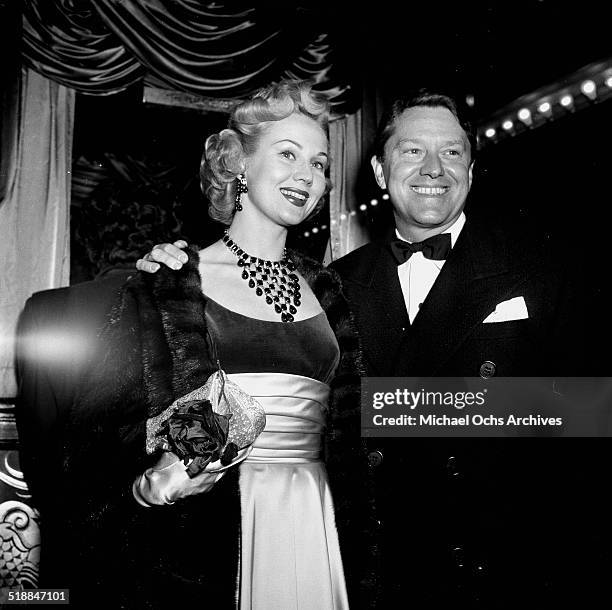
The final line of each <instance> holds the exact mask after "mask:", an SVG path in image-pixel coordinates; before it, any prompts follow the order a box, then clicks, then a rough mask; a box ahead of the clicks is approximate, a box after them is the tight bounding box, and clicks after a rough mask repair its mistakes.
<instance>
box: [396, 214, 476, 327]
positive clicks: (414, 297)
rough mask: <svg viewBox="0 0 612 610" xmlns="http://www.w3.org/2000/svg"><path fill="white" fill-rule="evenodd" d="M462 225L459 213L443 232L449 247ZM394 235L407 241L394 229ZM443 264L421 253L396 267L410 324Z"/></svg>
mask: <svg viewBox="0 0 612 610" xmlns="http://www.w3.org/2000/svg"><path fill="white" fill-rule="evenodd" d="M464 224H465V214H464V213H463V212H461V215H460V216H459V218H457V220H455V222H454V223H453V224H452V225H451V226H450V227H449V228H448V229H447V230H446V231H444V233H450V236H451V247H453V248H454V247H455V242H456V241H457V238H458V237H459V233H461V229H463V225H464ZM395 234H396V235H397V237H398V239H403V240H404V241H409V240H407V239H405V238H404V237H402V236H401V235H400V233H399V231H398V230H397V229H395ZM445 262H446V261H435V260H431V259H429V258H425V257H424V256H423V253H422V252H415V253H414V254H413V255H412V256H411V257H410V258H409V259H408V260H407V261H406V262H405V263H402V264H401V265H398V267H397V276H398V277H399V282H400V286H401V287H402V294H403V295H404V303H405V304H406V309H407V310H408V317H409V318H410V324H412V323H413V322H414V319H415V317H416V315H417V313H419V307H420V306H421V304H422V303H423V302H424V301H425V299H426V298H427V295H428V294H429V291H430V290H431V287H432V286H433V285H434V282H435V281H436V278H437V277H438V275H439V274H440V270H441V269H442V267H443V266H444V263H445Z"/></svg>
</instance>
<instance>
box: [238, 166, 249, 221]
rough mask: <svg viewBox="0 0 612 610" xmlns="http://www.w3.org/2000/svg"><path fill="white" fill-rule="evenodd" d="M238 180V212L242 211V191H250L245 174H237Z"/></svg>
mask: <svg viewBox="0 0 612 610" xmlns="http://www.w3.org/2000/svg"><path fill="white" fill-rule="evenodd" d="M236 180H238V185H237V186H236V199H235V203H236V205H235V209H236V212H242V203H240V200H241V199H242V193H248V192H249V187H248V186H247V181H246V178H245V176H244V174H238V175H237V176H236Z"/></svg>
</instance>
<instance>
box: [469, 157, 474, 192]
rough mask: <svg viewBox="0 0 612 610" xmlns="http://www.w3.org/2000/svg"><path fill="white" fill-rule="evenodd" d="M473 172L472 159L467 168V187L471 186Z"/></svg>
mask: <svg viewBox="0 0 612 610" xmlns="http://www.w3.org/2000/svg"><path fill="white" fill-rule="evenodd" d="M473 173H474V161H472V162H471V163H470V169H469V170H468V188H472V175H473Z"/></svg>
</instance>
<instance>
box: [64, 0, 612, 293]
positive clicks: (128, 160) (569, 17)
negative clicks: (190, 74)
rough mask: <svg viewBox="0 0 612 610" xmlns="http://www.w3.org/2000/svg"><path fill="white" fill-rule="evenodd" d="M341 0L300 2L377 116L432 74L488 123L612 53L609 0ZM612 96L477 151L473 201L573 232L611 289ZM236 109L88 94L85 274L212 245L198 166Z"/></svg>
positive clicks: (78, 276) (366, 194)
mask: <svg viewBox="0 0 612 610" xmlns="http://www.w3.org/2000/svg"><path fill="white" fill-rule="evenodd" d="M263 4H264V5H265V7H264V8H262V9H261V11H262V15H265V16H266V18H270V19H272V18H273V16H274V14H275V10H282V6H283V4H284V3H275V2H268V3H263ZM330 4H332V3H324V2H301V3H300V5H301V6H302V8H303V11H304V14H305V15H307V16H308V18H309V19H319V20H320V21H321V23H322V24H325V26H326V28H327V30H328V31H329V35H330V40H331V41H332V43H333V45H334V52H335V58H336V65H335V66H334V68H335V70H336V72H337V73H338V74H341V75H342V76H343V78H344V79H345V81H346V82H350V83H352V86H353V87H354V89H355V91H357V94H356V95H355V98H356V100H357V102H358V101H359V100H360V99H363V100H364V101H367V103H369V104H370V107H372V105H373V106H375V110H374V111H373V115H374V117H373V119H372V120H373V121H374V122H375V119H376V118H377V117H378V116H379V114H380V109H381V108H382V106H384V104H385V102H386V101H387V100H388V99H389V98H390V97H392V96H393V95H396V94H398V93H401V92H403V91H405V90H407V89H410V88H414V87H415V86H421V85H425V86H431V87H438V88H439V87H442V88H443V89H444V90H446V91H449V92H451V93H454V94H455V95H457V96H459V97H460V98H462V99H463V98H465V96H466V95H472V96H474V100H475V104H474V107H473V109H472V110H473V115H474V119H475V121H476V122H479V121H482V120H483V119H485V118H486V117H488V116H490V115H491V114H492V113H493V112H495V111H496V110H498V109H499V108H501V107H503V106H504V105H506V104H508V103H509V102H511V101H512V100H514V99H516V98H517V97H519V96H521V95H524V94H527V93H529V92H531V91H533V90H535V89H538V88H541V87H543V86H545V85H548V84H552V83H555V82H558V83H562V82H563V78H564V77H565V76H567V75H569V74H570V73H572V72H574V71H575V70H577V69H578V68H580V67H582V66H584V65H586V64H589V63H591V62H593V61H597V60H601V59H606V58H607V57H609V56H610V55H612V49H611V45H610V44H609V42H608V41H609V33H608V30H609V23H608V21H607V20H606V19H605V16H604V14H603V3H594V2H581V3H575V4H574V5H573V6H572V5H566V4H565V3H563V4H561V3H557V2H553V1H552V0H541V1H539V0H520V1H516V2H469V3H468V2H454V3H453V2H435V3H430V2H427V3H423V2H421V3H413V2H405V3H399V2H391V1H390V0H381V1H378V2H376V3H371V5H370V6H359V7H356V6H355V5H350V4H347V5H343V4H338V3H333V6H329V5H330ZM372 100H373V103H372ZM611 109H612V102H611V101H604V102H601V103H595V104H593V105H591V106H589V107H587V108H584V109H581V110H579V111H576V112H575V113H573V114H569V115H568V116H565V117H562V118H558V119H556V120H554V121H551V122H549V123H548V124H547V125H545V126H543V127H539V128H537V129H533V130H529V131H526V132H524V133H521V134H519V135H517V136H516V137H512V138H505V139H504V140H502V141H499V142H498V143H495V144H491V145H488V146H486V147H485V148H484V149H483V150H481V151H480V152H479V154H478V157H477V162H476V169H475V180H474V187H473V190H472V194H471V196H470V201H469V204H468V208H467V210H468V213H469V212H470V210H471V211H472V212H475V211H481V210H482V211H487V212H488V213H492V214H509V215H519V216H521V217H522V218H523V219H526V220H527V221H528V222H529V223H533V224H534V225H537V226H541V227H542V228H543V229H544V231H546V232H547V233H548V234H549V235H550V236H551V238H552V239H555V240H558V241H561V242H563V241H565V240H567V242H568V256H574V257H576V256H578V257H581V256H583V253H584V251H585V249H586V250H587V251H588V252H589V254H588V258H587V260H585V263H584V267H585V273H587V274H589V275H592V276H593V277H594V279H595V281H596V282H601V284H602V289H603V288H605V287H606V286H605V282H604V281H603V277H601V274H602V273H603V272H604V271H603V269H604V267H603V263H604V261H605V260H606V258H607V243H606V242H607V239H606V232H607V228H608V224H609V216H610V215H609V212H608V208H609V205H610V204H609V199H610V198H609V196H608V194H607V188H606V172H605V168H606V167H609V166H610V163H611V161H612V156H611V152H610V146H609V143H610V140H611V136H612V126H611V125H612V123H611V121H610V115H611V113H610V110H611ZM365 110H366V106H364V112H365ZM371 114H372V112H371ZM226 118H227V117H226V116H225V115H222V114H215V113H208V114H201V113H197V112H195V111H188V110H181V109H178V108H161V107H152V106H147V105H144V104H143V103H142V87H140V86H138V87H133V88H131V89H130V90H128V91H126V92H123V93H120V94H116V95H111V96H104V97H94V96H86V95H82V94H78V95H77V104H76V118H75V143H74V151H73V154H74V161H75V169H74V176H75V179H74V184H73V198H72V202H73V242H72V250H73V252H72V259H73V268H72V281H73V282H75V281H81V280H84V279H89V278H90V277H93V275H95V274H96V273H98V272H99V271H101V270H102V269H103V268H104V267H105V266H107V265H108V264H117V263H125V264H128V263H130V261H133V260H135V258H137V257H138V255H139V254H142V253H143V252H146V250H147V249H148V248H149V247H150V246H151V245H152V244H153V243H156V242H158V241H166V240H169V239H172V238H176V237H177V236H179V235H180V236H182V237H185V238H186V239H188V240H189V241H195V242H199V243H202V244H204V243H207V242H209V241H212V240H213V239H215V238H216V237H217V236H218V235H219V231H220V228H219V227H218V226H216V225H215V224H214V223H212V222H210V221H209V220H208V219H207V216H206V210H205V203H204V201H203V198H202V196H201V194H200V192H199V185H198V166H199V162H200V154H201V150H202V146H203V142H204V139H205V138H206V136H207V135H209V134H210V133H212V132H214V131H217V130H218V129H220V128H222V127H224V126H225V122H226ZM367 143H368V142H366V144H367ZM370 174H371V170H370V167H369V163H367V162H366V163H364V167H363V172H362V176H361V177H360V180H359V184H358V196H359V200H360V202H361V201H363V202H364V203H366V202H368V201H369V200H370V198H371V197H373V196H377V195H379V192H378V189H377V187H376V186H375V184H374V181H373V179H372V178H371V176H370ZM324 213H325V212H323V214H324ZM360 219H361V221H362V222H363V223H364V224H365V225H367V226H368V227H369V228H370V229H371V233H372V234H374V235H376V234H377V233H379V232H380V231H381V230H384V228H385V227H386V226H387V225H388V223H389V222H390V220H391V214H390V210H389V208H388V204H387V206H385V205H379V206H377V208H370V209H369V210H368V211H367V212H365V213H360ZM316 222H317V223H318V224H321V223H322V222H323V221H322V220H321V219H318V220H317V221H316ZM306 228H308V227H306ZM303 230H304V227H302V230H301V231H299V232H296V233H295V234H294V235H293V236H292V237H291V238H290V242H291V244H292V245H297V246H298V247H299V248H301V249H303V250H306V251H308V252H309V253H310V254H313V255H315V256H319V257H320V256H322V254H323V250H324V248H325V244H326V242H327V238H328V233H327V232H325V231H322V232H320V233H318V234H317V236H316V237H314V236H312V235H311V236H310V237H309V238H304V237H303ZM572 253H573V254H572Z"/></svg>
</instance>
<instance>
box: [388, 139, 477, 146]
mask: <svg viewBox="0 0 612 610" xmlns="http://www.w3.org/2000/svg"><path fill="white" fill-rule="evenodd" d="M422 141H423V138H418V137H417V138H402V139H401V140H399V141H398V144H405V143H406V142H414V143H415V144H420V143H421V142H422ZM466 143H467V140H465V139H463V138H458V139H456V140H445V141H444V142H442V145H443V146H449V145H450V146H453V145H455V144H461V146H465V145H466Z"/></svg>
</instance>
